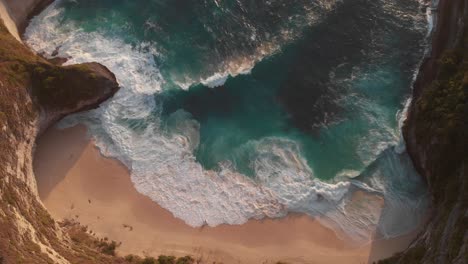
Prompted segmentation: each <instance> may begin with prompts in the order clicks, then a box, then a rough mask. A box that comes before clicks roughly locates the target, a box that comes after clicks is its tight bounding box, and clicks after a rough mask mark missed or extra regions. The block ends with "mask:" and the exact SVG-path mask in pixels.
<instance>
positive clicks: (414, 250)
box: [382, 0, 468, 264]
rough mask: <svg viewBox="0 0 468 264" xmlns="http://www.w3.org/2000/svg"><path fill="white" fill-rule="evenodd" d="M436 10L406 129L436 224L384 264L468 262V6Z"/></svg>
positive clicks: (443, 2) (452, 2)
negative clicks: (426, 54)
mask: <svg viewBox="0 0 468 264" xmlns="http://www.w3.org/2000/svg"><path fill="white" fill-rule="evenodd" d="M434 2H436V1H434ZM434 11H435V12H436V23H437V25H436V29H435V31H434V32H433V35H432V48H431V50H430V53H429V54H428V57H427V58H425V60H424V62H423V64H422V66H421V69H420V72H419V75H418V78H417V80H416V81H415V83H414V91H413V99H412V104H411V106H410V109H409V113H408V118H407V120H406V122H405V125H404V127H403V134H404V138H405V141H406V146H407V151H408V153H409V154H410V156H411V158H412V160H413V163H414V165H415V167H416V168H417V170H418V171H419V173H420V174H421V175H422V176H423V177H425V179H426V180H427V183H428V186H429V190H430V192H431V194H432V203H433V213H432V219H431V222H430V224H429V225H428V227H427V229H426V230H425V232H423V234H421V235H420V237H419V239H418V240H417V241H415V242H414V243H413V244H412V246H411V247H410V248H409V249H408V250H407V251H406V252H404V253H402V254H399V255H397V256H395V257H393V258H392V259H389V260H387V261H382V263H435V264H438V263H467V262H468V249H467V245H468V232H467V230H468V24H467V23H468V1H467V0H440V2H439V3H438V7H437V8H434Z"/></svg>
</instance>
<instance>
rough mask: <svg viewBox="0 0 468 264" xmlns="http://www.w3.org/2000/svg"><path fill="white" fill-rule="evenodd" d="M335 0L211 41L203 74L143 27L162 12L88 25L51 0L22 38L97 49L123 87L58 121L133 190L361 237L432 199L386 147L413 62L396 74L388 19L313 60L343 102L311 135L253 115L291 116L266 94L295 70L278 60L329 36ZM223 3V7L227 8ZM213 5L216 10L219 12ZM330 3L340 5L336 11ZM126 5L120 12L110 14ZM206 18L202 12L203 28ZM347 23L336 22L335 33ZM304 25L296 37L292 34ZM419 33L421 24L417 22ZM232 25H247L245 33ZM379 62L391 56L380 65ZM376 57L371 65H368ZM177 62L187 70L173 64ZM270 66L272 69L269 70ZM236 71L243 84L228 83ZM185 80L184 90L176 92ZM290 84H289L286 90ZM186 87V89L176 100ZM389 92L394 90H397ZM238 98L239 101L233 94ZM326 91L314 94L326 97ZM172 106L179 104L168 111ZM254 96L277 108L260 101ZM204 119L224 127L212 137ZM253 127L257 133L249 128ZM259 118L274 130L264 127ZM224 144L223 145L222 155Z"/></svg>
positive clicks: (183, 208) (218, 213)
mask: <svg viewBox="0 0 468 264" xmlns="http://www.w3.org/2000/svg"><path fill="white" fill-rule="evenodd" d="M65 2H66V3H67V4H70V2H67V1H65ZM104 2H105V1H102V3H104ZM297 2H299V1H297ZM100 3H101V2H100ZM239 3H240V2H239ZM294 3H296V2H294ZM334 3H335V2H334V1H316V2H314V8H311V10H313V12H309V13H303V12H302V11H301V12H302V13H298V14H295V15H294V14H293V15H294V18H291V19H292V20H293V21H303V22H301V23H302V25H303V26H301V27H296V28H287V27H286V28H280V30H278V31H277V32H267V33H268V34H267V33H265V34H264V35H263V36H264V37H263V39H262V38H260V37H259V36H261V34H260V33H261V32H257V33H256V34H255V35H253V34H250V33H252V32H250V31H249V39H250V40H251V41H253V42H252V43H251V45H253V46H249V45H247V48H245V49H244V48H242V47H241V48H239V47H238V46H236V45H234V46H232V47H231V49H232V50H233V51H236V52H234V53H233V54H228V53H224V52H223V53H222V54H223V56H221V57H219V54H218V53H217V54H215V55H216V56H214V57H213V58H211V57H210V58H209V60H210V61H209V63H205V64H206V65H205V64H204V65H199V67H198V68H200V69H202V72H201V73H200V72H198V73H197V74H195V72H191V70H193V69H194V68H197V67H191V68H189V69H188V68H186V67H184V65H185V63H186V64H188V65H191V63H192V62H193V61H192V60H187V61H179V62H181V63H180V64H174V65H170V67H168V66H167V65H168V64H170V63H169V62H174V61H178V60H179V59H181V58H180V57H178V56H179V55H174V56H175V57H171V56H173V55H170V53H171V52H169V51H168V50H167V49H168V47H166V46H164V45H162V44H161V40H160V41H159V42H158V41H154V40H153V39H148V37H147V36H148V34H149V33H148V32H150V31H149V30H150V29H151V30H157V29H158V27H159V28H160V27H164V25H158V23H156V22H157V21H158V20H157V19H155V18H154V17H151V18H148V19H147V20H146V21H145V23H144V25H145V26H144V32H143V33H142V35H141V36H140V35H138V34H139V33H135V35H136V36H133V34H127V35H125V36H123V35H118V34H116V33H113V31H112V30H111V31H106V29H105V27H104V28H103V26H102V25H95V24H93V23H91V22H93V21H92V19H90V21H91V22H89V23H87V24H86V23H85V25H83V24H80V21H81V23H83V21H82V20H81V18H80V19H70V18H69V17H72V18H73V14H69V12H68V11H67V5H65V6H63V5H62V4H61V3H60V2H56V3H54V4H53V5H52V6H50V7H49V8H48V9H47V10H45V11H44V12H43V13H42V14H41V15H39V16H38V17H36V18H35V19H33V21H32V22H31V24H30V26H29V27H28V29H27V31H26V34H25V38H26V41H27V43H28V45H30V46H31V47H32V48H33V49H35V50H36V51H38V52H43V53H45V54H46V55H52V53H53V51H54V50H56V49H57V48H58V56H60V57H67V58H69V61H68V62H67V64H73V63H80V62H87V61H98V62H101V63H102V64H104V65H106V66H107V67H109V68H110V69H111V70H112V71H113V72H114V73H115V74H116V77H117V79H118V81H119V83H120V84H121V86H122V89H121V91H120V92H119V93H118V94H117V95H116V96H115V97H114V98H113V99H112V100H111V101H109V102H107V103H105V104H104V105H103V106H102V107H101V108H100V109H97V110H94V111H91V112H88V113H85V114H79V115H76V116H74V117H72V118H69V119H67V120H65V122H64V123H63V124H66V125H73V124H76V123H78V122H83V123H86V124H87V125H88V127H89V131H90V133H91V134H92V135H93V137H95V138H96V139H97V144H98V146H99V147H100V149H101V151H102V153H103V154H105V155H108V156H112V157H116V158H118V159H119V160H121V161H122V162H124V163H125V165H126V166H127V167H128V168H129V169H130V170H131V179H132V182H133V183H134V185H135V187H136V188H137V190H138V191H139V192H141V193H143V194H145V195H147V196H148V197H150V198H151V199H152V200H154V201H155V202H157V203H159V204H160V205H161V206H162V207H164V208H166V209H168V210H169V211H171V212H172V213H173V214H174V215H175V216H176V217H178V218H181V219H183V220H184V221H185V222H186V223H187V224H189V225H192V226H202V225H205V224H207V225H210V226H215V225H219V224H223V223H227V224H242V223H244V222H246V221H247V220H249V219H252V218H253V219H261V218H264V217H282V216H285V215H286V214H287V213H288V212H299V213H307V214H309V215H311V216H315V217H317V218H318V219H319V220H322V221H323V222H324V223H326V224H327V225H329V226H331V227H333V228H335V229H336V230H338V231H340V232H339V233H344V234H345V235H347V236H350V237H352V238H353V239H355V240H356V241H359V242H366V241H369V240H370V238H371V237H372V235H373V233H374V232H375V231H376V230H379V231H380V233H382V234H383V235H385V236H394V235H399V234H402V233H405V232H408V231H410V230H411V229H412V228H414V226H415V225H417V223H418V222H419V220H420V219H421V215H423V212H424V208H425V207H426V206H427V202H426V201H427V199H426V194H425V188H424V183H423V182H422V181H421V179H420V178H419V177H418V175H416V174H415V173H414V168H412V166H410V164H411V163H410V162H409V159H408V157H407V156H406V154H405V153H402V152H401V151H399V152H395V151H394V150H393V147H392V146H393V145H394V144H396V142H398V125H397V123H398V122H397V120H395V119H396V118H395V115H396V114H395V113H396V110H395V109H398V107H395V104H394V103H393V101H398V102H397V103H396V105H398V104H400V101H399V100H400V99H399V98H400V97H401V96H400V95H399V94H397V93H395V92H394V90H392V89H390V88H391V87H393V86H398V87H404V86H405V82H399V81H395V79H397V80H399V78H400V79H405V78H402V77H400V76H401V75H404V76H406V75H405V74H407V73H400V72H399V71H398V69H399V66H397V67H395V66H392V67H389V66H388V65H391V64H390V62H386V58H385V55H388V53H389V51H390V50H392V49H393V47H392V46H390V47H387V46H385V45H384V44H386V43H387V41H388V42H391V41H390V40H387V39H386V38H387V37H388V35H387V34H386V31H385V30H383V31H382V32H383V33H380V35H379V34H378V33H379V32H380V31H378V32H377V33H376V32H371V36H373V38H372V40H373V41H371V42H370V43H369V46H368V47H367V46H366V48H367V49H368V50H367V49H359V47H358V48H357V49H355V47H354V46H353V45H351V48H353V53H352V54H345V56H344V57H332V56H331V55H328V56H330V59H329V60H328V61H327V63H331V62H333V60H336V61H337V62H338V64H337V65H333V67H332V70H330V71H329V72H326V73H325V74H323V73H322V72H319V71H318V72H316V76H317V78H318V79H321V78H322V76H327V77H329V78H330V80H329V82H328V83H326V85H324V86H327V85H328V86H336V87H338V88H339V89H332V90H327V89H324V91H325V92H342V94H340V95H339V96H337V97H336V102H334V103H339V104H342V105H343V106H344V107H345V109H347V110H348V113H347V114H348V115H343V114H342V113H341V112H339V111H337V113H336V117H337V118H331V117H333V115H334V114H335V113H332V112H330V113H326V114H325V115H324V117H325V118H324V120H325V122H320V123H319V124H318V125H317V130H315V131H313V133H311V134H305V133H303V132H301V131H299V130H297V129H296V128H294V126H293V125H291V124H290V123H289V122H285V121H284V120H280V119H272V121H271V122H270V123H271V124H269V125H271V129H270V127H259V128H256V125H257V124H261V125H262V126H263V125H265V123H262V120H267V119H268V118H271V117H275V118H276V117H278V118H283V117H284V116H286V119H285V120H288V119H287V117H288V116H287V115H286V114H284V113H283V111H284V110H283V108H281V106H278V105H274V104H271V103H269V104H266V103H265V99H268V97H272V98H275V97H274V96H275V94H274V93H273V92H274V91H275V89H276V88H275V89H274V88H273V87H275V86H274V85H276V83H278V82H284V80H285V79H286V80H287V78H283V77H282V74H284V72H287V71H285V69H284V66H282V67H281V65H284V64H285V63H289V65H290V64H291V62H290V61H291V60H292V59H291V58H293V57H294V56H295V53H296V48H297V46H300V45H297V44H296V42H299V43H300V42H301V40H302V41H303V42H304V43H305V44H304V45H305V46H306V48H305V49H304V50H305V51H307V52H310V51H309V50H308V49H307V47H308V46H310V43H313V44H314V45H318V44H320V43H327V41H328V40H327V39H326V38H323V39H314V37H317V36H319V35H318V34H317V33H315V32H316V31H319V30H316V27H317V28H318V26H315V25H316V24H317V25H319V23H320V22H321V21H322V20H324V21H325V22H323V23H324V26H323V27H322V28H325V29H327V30H328V29H329V27H328V26H326V25H327V23H331V24H334V23H336V22H335V21H336V20H340V19H345V18H346V17H345V16H344V15H346V13H345V11H343V10H346V8H342V9H340V12H341V13H340V12H338V11H336V12H335V11H334V8H335V4H334ZM117 4H120V2H117V3H116V5H117ZM192 4H193V3H192ZM315 4H316V5H315ZM343 4H346V3H343ZM370 4H372V5H373V6H375V8H376V10H379V8H380V7H381V6H382V7H384V13H385V14H386V15H388V16H389V17H397V19H395V21H390V22H389V23H388V24H384V26H385V27H387V28H391V27H396V28H399V27H401V28H404V27H405V25H406V24H405V23H408V24H413V23H414V24H416V26H417V25H418V23H417V22H413V20H414V21H417V20H418V19H417V18H414V17H412V16H400V14H401V11H399V10H400V9H399V8H400V7H399V1H386V2H385V3H374V2H372V3H369V5H370ZM71 5H72V7H73V4H71ZM359 5H362V8H363V9H364V10H368V9H366V8H367V6H365V5H367V3H366V1H359V3H358V4H357V5H356V6H358V7H359ZM217 8H225V9H224V11H226V10H229V8H227V7H220V6H218V7H217ZM245 8H246V7H245ZM301 10H302V9H301ZM304 10H306V9H304ZM370 10H373V9H370ZM219 11H220V10H218V9H214V10H213V12H214V14H216V12H219ZM97 12H98V11H97ZM187 12H188V11H187ZM328 12H331V13H332V15H330V16H331V17H332V18H331V19H329V20H327V18H328V17H327V16H328ZM333 12H335V13H333ZM233 14H235V13H233ZM337 14H338V15H337ZM356 14H359V12H356ZM333 15H334V16H336V18H333ZM341 15H343V16H341ZM287 16H288V15H287ZM287 16H286V17H287ZM120 17H121V16H120V15H117V14H114V15H112V16H111V17H105V18H103V19H108V20H112V19H114V20H115V19H120ZM122 17H125V16H122ZM351 18H353V17H352V16H351ZM334 19H335V20H334ZM353 19H354V18H353ZM85 21H86V20H85ZM119 21H120V20H119ZM119 21H118V22H119ZM246 21H247V20H245V19H244V20H243V21H242V22H243V23H244V24H243V26H245V25H249V26H247V27H248V28H252V27H253V28H256V27H255V25H253V24H254V23H253V21H249V24H245V22H246ZM344 21H346V20H344ZM358 22H360V20H359V21H358ZM125 23H128V22H125ZM252 23H253V24H252ZM381 23H383V22H381ZM109 24H110V27H111V29H112V28H114V24H112V23H111V22H109ZM293 24H294V23H293ZM209 26H210V24H205V27H207V28H209ZM325 26H326V27H325ZM384 26H383V27H384ZM304 27H307V28H310V30H309V31H310V32H311V33H310V34H309V35H310V37H309V38H310V39H309V38H308V37H307V36H306V34H304V35H305V36H302V34H303V33H304V32H302V30H301V29H302V28H304ZM126 28H130V29H131V28H132V25H131V24H127V26H126V27H124V29H126ZM258 28H261V27H258ZM249 30H250V29H249ZM386 30H389V32H392V31H390V29H386ZM415 31H418V29H415ZM358 32H360V31H359V30H358ZM215 33H217V32H214V34H215ZM221 33H222V34H224V33H225V32H224V31H223V32H221ZM221 33H220V34H221ZM241 33H242V32H241ZM273 33H274V34H273ZM332 33H333V32H329V34H327V35H333V34H332ZM275 34H276V35H275ZM340 34H341V33H340ZM340 34H335V35H338V36H340V37H341V36H342V35H340ZM366 34H367V31H366ZM390 35H391V34H390ZM222 36H223V37H226V38H230V37H229V36H228V35H222ZM301 36H302V39H299V40H297V41H296V38H299V37H301ZM414 36H419V35H418V34H417V33H415V34H414ZM173 37H178V36H173ZM238 37H240V38H243V37H244V35H243V34H241V35H239V36H238ZM344 37H347V36H346V35H345V36H344ZM348 37H349V36H348ZM139 38H141V39H139ZM311 39H312V40H315V41H311ZM382 39H384V40H382ZM260 40H263V42H260ZM226 41H227V40H226ZM237 41H238V40H236V42H237ZM295 41H296V42H295ZM338 41H343V40H342V39H341V40H338ZM343 42H344V43H346V42H345V41H343ZM413 42H414V41H413ZM249 43H250V42H249ZM265 43H266V44H265ZM228 44H230V43H228ZM200 46H201V47H203V45H200ZM329 46H330V45H329ZM416 46H417V45H416ZM262 47H268V48H262ZM344 47H347V46H346V45H344ZM315 49H318V50H319V52H321V53H324V52H325V51H323V50H321V49H324V48H323V45H322V46H317V47H316V48H315ZM226 50H229V48H228V49H226ZM226 50H225V51H226ZM252 50H253V51H254V52H253V53H251V51H252ZM259 50H260V52H258V51H259ZM354 50H356V51H358V52H354ZM193 52H200V54H202V55H203V54H204V53H203V52H205V51H199V50H197V49H195V50H193ZM226 54H227V55H226ZM356 54H359V56H360V57H359V60H357V61H362V62H356V61H353V62H347V63H343V62H342V61H341V60H346V59H347V57H353V56H354V57H356ZM234 55H235V56H234ZM217 56H218V57H217ZM299 57H300V58H301V59H302V57H301V56H299ZM201 58H204V57H201ZM356 58H357V57H356ZM332 59H333V60H332ZM233 61H234V62H236V63H232V62H233ZM309 61H310V60H309ZM380 61H384V62H386V63H387V64H388V65H387V64H385V63H382V64H383V65H381V64H379V62H380ZM390 61H391V59H390ZM316 63H318V62H316ZM270 64H272V65H280V67H278V69H279V71H278V72H275V69H272V68H271V67H270V68H269V66H270ZM368 64H369V65H370V66H368V67H367V66H366V65H368ZM298 65H299V66H296V67H299V68H300V67H301V66H302V65H303V63H302V61H300V62H299V63H298ZM325 65H327V64H326V63H325V62H322V63H321V64H319V65H318V66H317V67H315V68H316V69H318V70H320V69H321V68H322V67H323V68H324V69H325V70H326V71H328V70H329V69H328V68H327V67H325ZM178 67H180V68H181V69H183V70H184V71H179V68H178ZM302 67H303V66H302ZM395 69H397V70H395ZM186 71H190V72H186ZM263 72H265V74H263ZM272 72H273V73H272ZM299 72H300V73H302V72H301V71H299ZM262 76H267V77H268V78H267V80H265V79H262ZM301 76H302V75H300V76H299V77H300V78H302V77H303V76H302V77H301ZM310 76H312V75H310ZM395 76H396V77H395ZM314 82H315V80H314ZM314 82H313V83H314ZM322 82H324V81H323V80H322ZM197 83H201V84H204V85H205V86H208V87H212V88H206V87H204V86H203V85H198V84H197ZM172 84H176V87H173V86H172ZM177 84H178V85H177ZM234 84H239V86H238V87H234ZM177 86H178V87H177ZM242 87H243V88H242ZM382 87H385V89H383V88H382ZM178 88H184V89H187V91H179V90H177V89H178ZM189 88H190V89H189ZM241 88H242V89H245V93H244V94H241V95H240V94H237V93H236V92H241V91H242V92H244V90H242V89H241ZM287 88H288V86H287V85H286V86H285V89H286V91H287ZM171 89H172V90H171ZM174 89H175V90H174ZM206 89H210V90H206ZM395 89H396V88H395ZM223 93H227V94H228V95H229V97H227V99H226V101H221V102H220V98H221V99H222V98H224V97H223V96H224V94H223ZM245 94H247V95H252V96H255V101H251V99H248V100H246V99H245V97H244V96H245ZM272 95H273V96H272ZM209 96H211V97H210V98H208V97H209ZM182 97H186V99H184V100H181V98H182ZM332 97H333V96H332ZM323 98H328V97H327V96H324V97H323ZM333 98H335V97H333ZM388 99H393V101H391V100H390V103H389V100H388ZM171 100H173V101H171ZM210 100H211V101H210ZM236 100H237V101H236ZM244 100H245V102H244ZM275 100H276V98H275ZM219 102H220V103H219ZM233 102H239V105H238V104H234V103H233ZM272 102H275V101H274V100H272ZM321 103H323V102H321V101H317V105H318V106H320V105H321ZM212 104H217V105H216V108H209V107H212ZM194 106H196V107H194ZM230 106H234V107H233V108H235V109H236V110H245V109H247V110H249V109H251V108H253V106H255V107H258V108H255V109H254V111H257V112H246V113H244V112H239V113H238V114H237V115H238V116H239V117H240V118H244V117H251V118H254V119H255V122H250V121H249V120H241V121H239V120H238V119H232V116H233V115H234V114H235V113H234V111H232V109H231V108H230ZM171 108H174V111H169V110H168V109H171ZM212 109H216V110H217V111H212ZM259 109H260V110H262V111H264V110H265V109H267V110H268V111H269V112H262V111H260V112H259V113H258V111H259ZM319 109H320V111H322V110H329V109H328V108H319ZM223 111H224V112H223ZM272 111H276V112H272ZM257 115H258V116H260V117H259V118H257ZM328 119H330V120H332V121H327V120H328ZM349 120H351V121H349ZM246 121H249V122H246ZM239 124H240V125H239ZM288 126H289V127H288ZM252 127H253V128H255V129H252ZM207 131H209V132H210V133H214V132H216V133H218V134H213V136H211V134H209V135H208V136H207V134H206V133H207ZM218 131H221V132H218ZM251 131H252V132H255V133H252V134H254V135H255V136H252V135H246V133H247V132H251ZM264 131H267V132H268V131H279V132H275V133H276V134H275V133H271V134H264ZM284 131H287V132H288V133H289V134H288V133H285V132H284ZM260 132H261V133H260ZM280 132H281V133H280ZM257 134H260V135H261V136H257ZM242 136H245V137H247V138H248V139H247V140H245V139H244V138H242ZM346 136H348V137H349V138H346ZM207 139H209V140H207ZM227 139H229V140H233V142H235V143H236V144H232V142H230V141H229V140H227ZM239 139H241V140H239ZM237 141H239V143H238V142H237ZM204 151H205V152H204ZM350 152H352V153H351V154H349V153H350ZM308 153H309V154H308ZM310 153H312V154H310ZM204 154H206V156H203V155H204ZM219 154H224V155H225V156H222V157H221V158H220V155H219ZM345 155H349V157H345ZM205 157H208V158H207V159H208V161H209V160H211V161H215V162H212V163H213V164H214V165H213V166H211V167H210V166H207V163H206V162H205V161H206V160H203V158H205ZM324 157H325V158H324ZM218 159H219V162H218ZM325 161H326V162H325ZM322 163H324V164H322ZM325 163H326V164H325ZM333 166H334V167H333ZM327 167H328V168H327ZM332 167H333V168H332ZM324 168H326V169H327V171H329V172H328V174H330V175H332V177H329V176H327V177H325V176H324V175H325V174H326V173H325V172H324V171H326V170H325V169H324ZM330 168H331V169H330ZM363 168H364V169H363ZM244 172H245V173H244ZM361 172H362V173H361ZM357 175H360V176H357ZM361 192H364V193H365V195H362V194H361ZM402 215H404V216H405V218H406V219H409V220H408V221H406V222H405V223H402V222H401V221H398V218H399V217H401V216H402Z"/></svg>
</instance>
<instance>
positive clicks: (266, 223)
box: [34, 126, 416, 263]
mask: <svg viewBox="0 0 468 264" xmlns="http://www.w3.org/2000/svg"><path fill="white" fill-rule="evenodd" d="M34 168H35V174H36V178H37V183H38V188H39V194H40V197H41V199H42V201H43V203H44V205H45V206H46V208H47V209H48V210H49V212H50V213H51V214H52V216H53V217H55V218H56V219H58V220H60V219H65V218H69V219H75V220H77V221H79V222H80V223H81V224H83V225H86V226H88V227H89V229H91V230H92V231H94V232H95V233H96V235H97V236H99V237H107V238H109V239H111V240H115V241H117V242H121V243H122V244H121V245H120V247H119V248H118V253H119V254H121V255H127V254H138V255H142V256H144V255H151V256H157V255H160V254H166V255H176V256H184V255H192V256H194V257H195V258H199V259H201V260H202V263H214V262H216V263H220V262H222V263H276V262H278V261H283V262H287V263H372V261H375V260H376V259H380V258H383V257H388V256H391V255H392V254H394V253H395V252H397V251H401V250H403V249H405V248H406V247H407V246H408V245H409V243H410V242H411V241H412V240H413V239H414V237H415V235H416V234H414V233H413V234H409V235H405V236H402V237H399V238H395V239H391V240H379V241H374V242H373V243H371V244H368V245H365V246H360V247H356V246H354V245H353V244H352V242H351V241H343V240H341V239H339V238H338V237H337V235H336V234H335V233H334V232H333V231H332V230H330V229H328V228H326V227H325V226H323V225H322V224H320V223H319V222H318V221H316V220H314V219H312V218H311V217H309V216H306V215H290V216H288V217H286V218H283V219H273V220H272V219H265V220H260V221H257V220H251V221H249V222H247V223H246V224H243V225H240V226H229V225H222V226H218V227H203V228H192V227H190V226H188V225H186V224H185V223H184V222H183V221H181V220H179V219H176V218H174V217H173V216H172V214H171V213H170V212H168V211H167V210H165V209H163V208H161V207H160V206H159V205H158V204H156V203H155V202H153V201H151V200H150V199H149V198H148V197H146V196H144V195H141V194H139V193H138V192H137V191H136V190H135V188H134V187H133V184H132V182H131V180H130V175H129V171H128V169H127V168H125V167H124V166H123V165H122V164H121V163H120V162H119V161H117V160H114V159H109V158H106V157H103V156H102V155H101V154H100V153H99V150H98V149H97V148H96V147H95V145H94V144H93V142H92V141H91V140H90V139H88V138H87V137H86V128H85V127H84V126H76V127H73V128H69V129H65V130H58V129H56V128H52V129H50V130H49V131H48V132H46V133H45V135H43V136H42V137H41V138H40V139H39V141H38V144H37V149H36V155H35V161H34Z"/></svg>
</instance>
